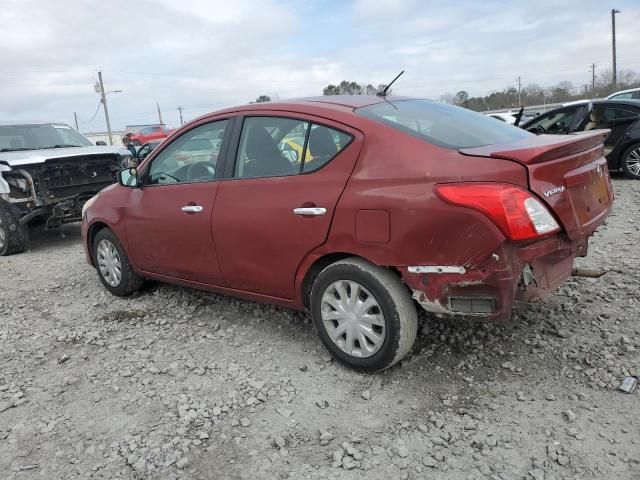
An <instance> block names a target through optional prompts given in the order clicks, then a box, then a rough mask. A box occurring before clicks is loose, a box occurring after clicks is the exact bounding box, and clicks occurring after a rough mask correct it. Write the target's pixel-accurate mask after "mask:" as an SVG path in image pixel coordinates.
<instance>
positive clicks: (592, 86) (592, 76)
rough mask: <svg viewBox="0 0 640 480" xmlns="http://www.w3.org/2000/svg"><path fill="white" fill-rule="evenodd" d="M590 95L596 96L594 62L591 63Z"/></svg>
mask: <svg viewBox="0 0 640 480" xmlns="http://www.w3.org/2000/svg"><path fill="white" fill-rule="evenodd" d="M591 95H592V96H593V98H596V64H595V63H592V64H591Z"/></svg>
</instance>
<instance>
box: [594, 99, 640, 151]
mask: <svg viewBox="0 0 640 480" xmlns="http://www.w3.org/2000/svg"><path fill="white" fill-rule="evenodd" d="M603 109H604V112H603V120H604V122H603V127H602V128H609V129H610V130H611V133H610V134H609V136H608V137H607V139H606V140H605V142H604V146H605V149H606V150H607V152H611V151H612V150H613V149H614V148H615V147H616V145H617V144H618V143H619V142H620V141H621V140H622V139H623V138H624V136H625V133H626V132H627V130H629V127H631V125H633V124H634V123H635V122H636V121H637V120H638V116H639V114H640V110H639V109H638V108H637V107H633V106H627V105H624V104H605V105H604V106H603Z"/></svg>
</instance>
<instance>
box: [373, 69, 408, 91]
mask: <svg viewBox="0 0 640 480" xmlns="http://www.w3.org/2000/svg"><path fill="white" fill-rule="evenodd" d="M403 73H404V70H402V71H401V72H400V73H399V74H398V75H396V78H394V79H393V80H391V82H390V83H389V84H388V85H387V86H386V87H384V90H382V91H381V92H378V93H376V95H377V96H379V97H386V96H387V90H389V88H391V85H393V84H394V83H395V81H396V80H397V79H398V78H400V75H402V74H403Z"/></svg>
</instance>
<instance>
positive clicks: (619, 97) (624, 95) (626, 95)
mask: <svg viewBox="0 0 640 480" xmlns="http://www.w3.org/2000/svg"><path fill="white" fill-rule="evenodd" d="M625 98H633V93H632V92H627V93H621V94H620V95H614V96H613V97H611V99H612V100H624V99H625Z"/></svg>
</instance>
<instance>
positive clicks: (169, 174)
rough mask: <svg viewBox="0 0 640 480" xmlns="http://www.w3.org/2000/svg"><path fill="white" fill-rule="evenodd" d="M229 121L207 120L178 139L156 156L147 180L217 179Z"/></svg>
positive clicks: (195, 180)
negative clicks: (221, 150) (221, 148)
mask: <svg viewBox="0 0 640 480" xmlns="http://www.w3.org/2000/svg"><path fill="white" fill-rule="evenodd" d="M227 124H228V121H227V120H221V121H218V122H213V123H207V124H205V125H201V126H199V127H196V128H194V129H192V130H189V131H188V132H186V133H184V134H182V135H181V136H180V137H178V138H177V139H175V140H174V141H173V142H171V144H170V145H169V146H167V148H165V149H164V150H163V151H162V152H160V154H159V155H158V156H157V157H156V158H154V159H153V162H152V163H151V166H150V167H149V174H148V175H147V182H146V183H148V184H151V185H162V184H171V183H184V182H210V181H212V180H214V179H215V173H216V166H217V163H218V155H219V154H220V147H221V145H222V139H223V137H224V134H225V131H226V129H227Z"/></svg>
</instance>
